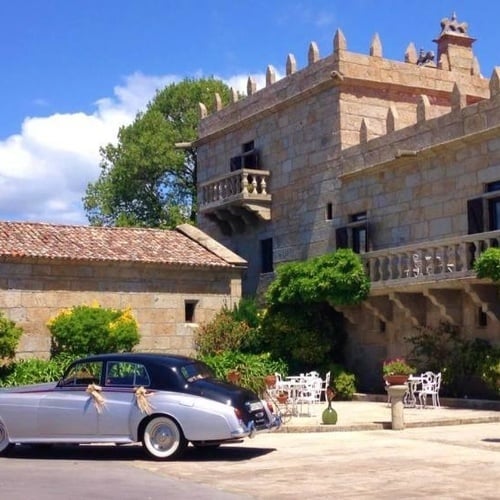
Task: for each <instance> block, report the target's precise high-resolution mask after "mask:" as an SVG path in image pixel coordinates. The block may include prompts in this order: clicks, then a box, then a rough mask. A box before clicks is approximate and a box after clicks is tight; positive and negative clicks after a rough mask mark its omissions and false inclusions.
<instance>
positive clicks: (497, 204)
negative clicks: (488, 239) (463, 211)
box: [467, 181, 500, 234]
mask: <svg viewBox="0 0 500 500" xmlns="http://www.w3.org/2000/svg"><path fill="white" fill-rule="evenodd" d="M467 222H468V233H469V234H476V233H482V232H484V231H495V230H496V229H500V181H495V182H490V183H488V184H486V186H485V193H484V195H483V196H480V197H478V198H473V199H472V200H467Z"/></svg>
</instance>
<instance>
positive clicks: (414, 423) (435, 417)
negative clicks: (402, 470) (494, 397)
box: [280, 397, 500, 432]
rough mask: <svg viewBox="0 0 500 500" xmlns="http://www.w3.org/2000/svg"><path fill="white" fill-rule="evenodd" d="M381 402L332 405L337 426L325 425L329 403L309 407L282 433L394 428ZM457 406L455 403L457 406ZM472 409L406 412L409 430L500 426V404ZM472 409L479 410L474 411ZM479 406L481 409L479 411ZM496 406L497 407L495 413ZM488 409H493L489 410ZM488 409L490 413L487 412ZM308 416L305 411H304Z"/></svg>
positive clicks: (435, 409)
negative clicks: (481, 424) (485, 425)
mask: <svg viewBox="0 0 500 500" xmlns="http://www.w3.org/2000/svg"><path fill="white" fill-rule="evenodd" d="M375 399H379V400H378V401H368V400H367V401H333V402H332V408H334V409H335V411H336V412H337V414H338V420H337V424H336V425H323V424H322V421H321V414H322V412H323V411H324V410H325V408H326V407H327V404H326V403H324V402H323V403H319V404H314V405H310V407H309V414H310V416H306V415H305V414H302V415H301V416H295V417H292V418H291V419H290V420H289V421H288V422H286V423H285V425H284V426H283V428H282V429H281V430H280V432H335V431H354V430H376V429H390V428H391V407H390V405H389V404H387V402H386V401H382V400H381V399H382V398H381V397H379V398H375ZM454 403H455V404H456V402H454ZM469 406H471V407H469V408H457V407H455V406H445V405H443V406H441V407H440V408H431V407H427V408H405V409H404V413H403V415H404V422H405V427H406V428H412V427H431V426H438V425H457V424H466V423H488V422H500V402H499V404H498V405H494V404H489V405H488V404H487V402H482V403H481V402H478V403H477V404H476V405H474V404H470V405H469ZM473 406H476V408H474V407H473ZM477 406H479V408H477ZM495 406H496V407H497V408H496V409H495ZM488 407H491V408H490V409H488ZM484 408H487V409H484ZM302 410H303V411H304V412H305V411H306V410H307V408H306V407H304V408H302Z"/></svg>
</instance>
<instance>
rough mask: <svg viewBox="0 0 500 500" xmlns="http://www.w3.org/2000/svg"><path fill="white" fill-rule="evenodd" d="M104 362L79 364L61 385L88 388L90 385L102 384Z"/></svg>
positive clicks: (74, 366)
mask: <svg viewBox="0 0 500 500" xmlns="http://www.w3.org/2000/svg"><path fill="white" fill-rule="evenodd" d="M101 370H102V362H100V361H99V362H95V363H77V364H76V365H73V366H72V367H71V368H70V369H69V371H68V373H67V374H66V375H65V376H64V379H63V381H62V382H61V385H64V386H72V385H79V386H85V387H87V386H88V385H89V384H100V383H101Z"/></svg>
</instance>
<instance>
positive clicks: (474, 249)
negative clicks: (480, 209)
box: [362, 230, 500, 286]
mask: <svg viewBox="0 0 500 500" xmlns="http://www.w3.org/2000/svg"><path fill="white" fill-rule="evenodd" d="M491 246H497V247H498V246H500V230H497V231H490V232H486V233H477V234H469V235H465V236H458V237H455V238H446V239H442V240H434V241H427V242H420V243H419V244H415V245H407V246H401V247H394V248H388V249H385V250H377V251H374V252H368V253H365V254H363V255H362V258H363V261H364V263H365V265H366V268H367V271H368V273H369V276H370V280H371V282H372V284H377V283H379V284H380V285H385V284H387V282H389V281H392V280H421V281H428V280H435V279H446V278H456V277H459V276H466V275H468V274H471V272H473V264H474V261H475V260H476V259H477V258H478V257H479V256H480V255H481V253H482V252H484V251H485V250H486V249H487V248H489V247H491ZM375 286H376V285H375Z"/></svg>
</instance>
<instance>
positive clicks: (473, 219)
mask: <svg viewBox="0 0 500 500" xmlns="http://www.w3.org/2000/svg"><path fill="white" fill-rule="evenodd" d="M467 221H468V232H469V234H475V233H482V232H483V231H484V222H483V198H474V199H473V200H468V201H467Z"/></svg>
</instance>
